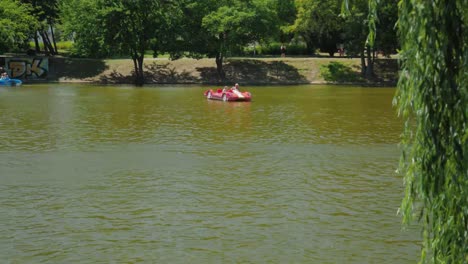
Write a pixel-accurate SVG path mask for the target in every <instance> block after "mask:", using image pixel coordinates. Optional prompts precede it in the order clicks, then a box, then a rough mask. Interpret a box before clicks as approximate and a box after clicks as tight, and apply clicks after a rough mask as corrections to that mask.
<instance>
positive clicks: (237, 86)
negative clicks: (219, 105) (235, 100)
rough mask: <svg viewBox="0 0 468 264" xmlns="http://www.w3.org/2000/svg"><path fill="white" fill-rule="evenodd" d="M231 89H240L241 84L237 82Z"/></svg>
mask: <svg viewBox="0 0 468 264" xmlns="http://www.w3.org/2000/svg"><path fill="white" fill-rule="evenodd" d="M231 90H233V91H239V84H238V83H236V84H235V85H234V86H233V87H232V88H231Z"/></svg>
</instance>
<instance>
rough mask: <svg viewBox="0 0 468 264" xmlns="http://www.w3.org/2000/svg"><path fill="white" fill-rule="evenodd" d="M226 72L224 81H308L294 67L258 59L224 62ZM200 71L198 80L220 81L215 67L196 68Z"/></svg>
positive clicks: (251, 82) (260, 82)
mask: <svg viewBox="0 0 468 264" xmlns="http://www.w3.org/2000/svg"><path fill="white" fill-rule="evenodd" d="M223 68H224V71H225V73H226V80H225V82H233V83H234V82H243V83H249V84H272V83H283V84H284V83H291V84H298V83H308V81H307V79H306V78H305V77H304V76H302V75H301V74H299V72H298V71H297V69H296V68H294V67H292V66H290V65H288V64H286V63H284V62H282V61H271V62H265V61H260V60H250V59H244V60H235V61H228V62H226V63H225V64H224V67H223ZM196 70H197V71H198V72H200V79H201V80H200V81H201V82H203V83H221V80H219V78H218V74H217V72H216V68H214V67H203V68H196Z"/></svg>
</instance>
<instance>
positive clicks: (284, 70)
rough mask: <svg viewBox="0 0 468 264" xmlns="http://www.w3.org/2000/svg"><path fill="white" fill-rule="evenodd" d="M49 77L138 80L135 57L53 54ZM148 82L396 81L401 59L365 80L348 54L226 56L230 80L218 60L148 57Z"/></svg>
mask: <svg viewBox="0 0 468 264" xmlns="http://www.w3.org/2000/svg"><path fill="white" fill-rule="evenodd" d="M49 67H50V72H49V75H48V77H47V81H55V82H89V83H100V84H106V83H111V84H119V83H133V82H134V79H133V76H132V71H133V61H132V60H130V59H109V60H95V59H76V58H65V57H51V58H49ZM144 67H145V80H146V83H148V84H226V85H227V84H232V83H235V82H238V83H241V84H243V85H245V84H251V85H263V84H286V85H287V84H315V83H352V84H362V85H395V83H396V81H397V78H398V63H397V60H396V59H387V58H382V59H377V60H376V63H375V73H376V77H375V78H373V79H372V80H365V79H363V78H362V77H361V74H360V70H361V68H360V59H359V58H347V57H335V58H328V57H297V58H296V57H286V58H229V59H226V60H225V63H224V70H225V72H226V80H225V81H224V82H220V80H219V79H218V75H217V73H216V64H215V60H214V59H211V58H210V59H199V60H196V59H189V58H183V59H179V60H174V61H171V60H169V59H166V58H157V59H152V58H145V61H144Z"/></svg>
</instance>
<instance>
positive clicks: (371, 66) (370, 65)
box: [366, 47, 374, 79]
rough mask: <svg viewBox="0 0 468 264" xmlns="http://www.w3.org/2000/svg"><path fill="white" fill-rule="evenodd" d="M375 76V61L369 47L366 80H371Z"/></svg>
mask: <svg viewBox="0 0 468 264" xmlns="http://www.w3.org/2000/svg"><path fill="white" fill-rule="evenodd" d="M373 76H374V60H373V59H372V52H371V48H370V47H367V68H366V78H367V79H370V78H372V77H373Z"/></svg>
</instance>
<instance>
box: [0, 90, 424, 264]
mask: <svg viewBox="0 0 468 264" xmlns="http://www.w3.org/2000/svg"><path fill="white" fill-rule="evenodd" d="M206 88H207V87H200V86H162V87H161V86H154V87H145V88H142V89H138V88H132V87H126V86H107V87H97V86H87V85H63V84H60V85H32V86H23V87H21V88H16V89H12V88H0V212H1V213H0V256H2V261H6V262H7V263H140V262H143V263H414V262H415V261H416V260H417V259H418V249H419V246H418V244H419V243H418V239H419V232H418V231H417V230H416V229H415V228H411V229H410V230H407V231H402V228H401V225H400V222H401V221H400V217H399V216H397V215H396V212H397V208H398V206H399V204H400V201H401V198H402V191H403V186H402V179H401V178H400V177H399V176H397V175H395V169H396V167H397V163H398V159H399V150H398V149H397V143H398V141H399V134H400V132H401V129H402V126H401V124H400V122H399V120H397V118H396V117H395V110H394V109H393V108H392V106H391V100H392V97H393V94H394V92H395V90H394V89H391V88H353V87H342V86H339V87H333V86H291V87H279V86H274V87H253V88H251V89H249V90H250V91H251V92H252V93H253V96H254V99H253V102H251V103H224V102H219V101H207V100H205V99H204V98H203V96H202V93H203V91H204V89H206Z"/></svg>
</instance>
